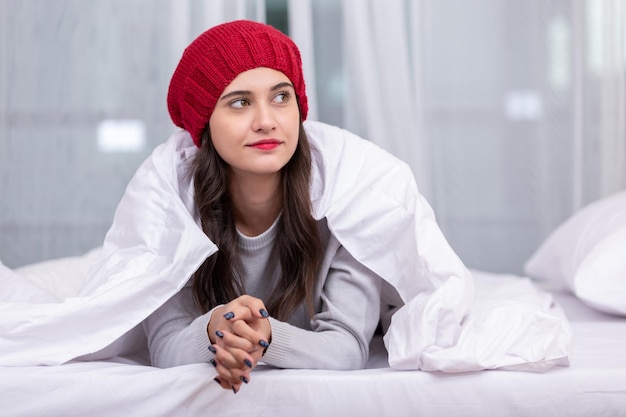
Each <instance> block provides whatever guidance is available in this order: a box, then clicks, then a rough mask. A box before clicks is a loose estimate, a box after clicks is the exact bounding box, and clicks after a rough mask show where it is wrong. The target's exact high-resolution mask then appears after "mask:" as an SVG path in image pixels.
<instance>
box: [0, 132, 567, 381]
mask: <svg viewBox="0 0 626 417" xmlns="http://www.w3.org/2000/svg"><path fill="white" fill-rule="evenodd" d="M305 128H306V131H307V134H308V136H309V139H310V141H311V145H312V149H313V178H312V190H311V196H312V202H313V210H314V213H313V214H314V217H315V218H317V219H321V218H324V217H325V218H326V219H327V222H328V226H329V228H330V230H331V232H332V233H333V234H334V235H335V236H336V237H337V239H338V240H339V241H340V242H341V243H342V245H343V246H344V247H345V248H346V249H347V250H348V251H349V252H350V253H351V254H352V255H353V256H354V257H355V259H357V260H358V261H359V262H361V263H362V264H364V265H365V266H367V267H368V268H369V269H370V270H372V271H373V272H375V273H376V274H378V275H379V276H380V277H382V278H383V279H384V280H385V281H387V283H389V284H390V285H391V286H393V287H394V288H395V289H396V291H397V292H398V294H399V295H400V297H401V298H402V300H403V302H404V303H405V304H404V306H403V307H401V308H400V309H399V310H398V311H397V312H396V313H395V314H394V316H393V318H392V321H391V324H390V326H389V328H388V330H387V333H386V335H385V345H386V347H387V350H388V352H389V363H390V365H391V366H392V367H394V368H397V369H423V370H442V371H447V372H458V371H468V370H477V369H494V368H512V369H530V370H544V369H547V368H549V367H550V366H553V365H554V364H567V363H568V353H569V342H570V339H571V334H570V332H569V327H568V324H567V322H566V320H565V318H564V317H563V316H562V315H561V314H560V310H559V309H558V308H557V307H555V306H553V305H552V302H551V297H550V296H549V294H547V293H543V292H541V291H538V290H537V289H536V288H535V287H534V286H533V285H532V284H530V283H528V282H526V283H525V284H520V282H518V280H516V282H515V283H514V284H511V285H507V284H506V283H507V282H508V281H507V280H504V279H502V280H499V281H498V282H497V283H496V282H493V283H490V284H489V285H490V286H493V287H494V289H495V290H494V291H493V292H491V291H478V292H477V294H478V295H479V297H477V298H476V300H474V283H473V279H472V275H471V274H470V272H469V271H468V270H467V269H466V268H465V266H464V265H463V263H462V262H461V260H460V259H459V258H458V257H457V256H456V254H455V253H454V251H453V250H452V249H451V248H450V246H449V245H448V243H447V241H446V240H445V238H444V236H443V234H442V233H441V231H440V229H439V227H438V225H437V223H436V220H435V217H434V214H433V211H432V209H431V208H430V206H429V205H428V203H427V202H426V201H425V199H424V198H423V197H422V196H421V195H420V194H419V192H418V190H417V187H416V184H415V181H414V178H413V175H412V173H411V171H410V169H409V168H408V166H406V165H405V164H404V163H402V162H401V161H399V160H398V159H396V158H394V157H393V156H391V155H390V154H388V153H387V152H385V151H383V150H381V149H380V148H379V147H377V146H376V145H374V144H372V143H370V142H367V141H365V140H362V139H360V138H358V137H357V136H355V135H353V134H351V133H349V132H347V131H345V130H341V129H339V128H336V127H332V126H328V125H325V124H322V123H319V122H306V124H305ZM196 152H197V148H196V147H195V146H194V145H193V143H192V141H191V138H190V136H189V135H188V133H187V132H184V131H183V132H179V133H177V134H175V135H173V136H172V137H171V138H170V139H169V140H168V141H167V142H166V143H164V144H162V145H160V146H159V147H157V148H156V149H155V151H154V152H153V153H152V155H151V156H150V157H149V158H148V159H147V160H146V161H145V162H144V163H143V164H142V166H141V167H140V168H139V169H138V171H137V173H136V174H135V176H134V177H133V179H132V180H131V182H130V183H129V185H128V187H127V189H126V192H125V194H124V196H123V198H122V200H121V202H120V204H119V206H118V208H117V211H116V214H115V218H114V221H113V224H112V226H111V229H110V230H109V232H108V233H107V235H106V238H105V240H104V244H103V246H102V251H101V255H100V257H99V258H98V260H97V261H96V262H95V263H94V264H93V265H92V267H91V268H90V271H89V273H88V274H87V275H86V277H85V282H84V285H83V287H82V289H81V290H80V291H77V292H76V293H75V294H72V295H70V296H66V297H63V298H62V299H58V298H55V297H54V296H52V295H50V294H47V293H46V292H45V291H43V290H41V289H40V288H37V287H36V286H34V285H32V284H31V283H29V282H28V281H27V280H24V279H20V277H19V274H17V273H16V272H14V271H11V270H8V268H6V267H4V266H3V265H2V264H1V263H0V366H28V365H54V364H62V363H65V362H68V361H70V360H73V359H77V358H84V357H86V356H85V355H90V354H91V355H92V357H95V358H97V357H98V355H97V352H99V351H101V350H103V349H104V348H106V347H109V348H108V349H107V355H111V354H118V355H123V354H124V353H125V352H129V351H132V349H137V348H139V347H137V346H128V343H126V344H125V343H120V341H121V340H123V339H124V337H126V338H129V337H128V336H129V334H130V332H131V330H133V329H134V328H136V326H137V325H138V324H140V323H141V322H142V321H143V320H144V319H145V318H146V317H147V316H148V315H150V314H151V313H152V312H153V311H154V310H155V309H157V308H158V307H159V306H160V305H162V304H163V303H164V302H165V301H166V300H167V299H168V298H170V297H171V296H172V295H174V294H175V293H176V292H178V291H179V290H180V289H181V288H182V287H183V285H184V284H185V283H186V282H187V281H188V280H189V278H190V277H191V276H192V274H193V273H194V272H195V270H196V269H197V268H198V267H199V266H200V265H201V264H202V262H203V261H204V260H205V259H206V258H207V257H208V256H210V255H211V254H213V253H214V252H215V251H217V250H218V248H217V247H216V246H215V244H213V242H211V240H210V239H209V238H208V237H207V236H206V235H205V234H204V233H203V232H202V230H201V228H200V227H199V226H198V218H197V213H196V211H195V209H194V204H193V195H194V190H193V183H192V178H191V176H190V175H189V170H188V165H187V164H188V162H189V161H190V159H191V158H192V157H193V156H194V155H195V153H196ZM111 346H119V348H117V349H118V351H117V352H112V351H111ZM113 350H115V349H113ZM94 353H95V355H93V354H94Z"/></svg>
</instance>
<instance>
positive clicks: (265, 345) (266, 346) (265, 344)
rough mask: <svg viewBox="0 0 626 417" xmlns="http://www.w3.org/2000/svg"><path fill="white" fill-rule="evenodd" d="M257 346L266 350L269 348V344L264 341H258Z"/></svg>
mask: <svg viewBox="0 0 626 417" xmlns="http://www.w3.org/2000/svg"><path fill="white" fill-rule="evenodd" d="M259 345H261V346H263V347H264V348H266V349H267V348H268V347H270V344H269V343H267V342H266V341H265V340H259Z"/></svg>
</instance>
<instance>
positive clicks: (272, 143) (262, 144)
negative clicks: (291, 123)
mask: <svg viewBox="0 0 626 417" xmlns="http://www.w3.org/2000/svg"><path fill="white" fill-rule="evenodd" d="M281 143H282V142H281V141H279V140H278V139H261V140H258V141H256V142H254V143H251V144H250V145H248V146H249V147H251V148H255V149H261V150H271V149H274V148H276V147H277V146H278V145H280V144H281Z"/></svg>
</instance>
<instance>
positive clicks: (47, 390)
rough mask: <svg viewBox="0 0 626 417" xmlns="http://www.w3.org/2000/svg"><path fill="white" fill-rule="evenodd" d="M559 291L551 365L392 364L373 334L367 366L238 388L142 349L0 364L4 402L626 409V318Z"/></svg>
mask: <svg viewBox="0 0 626 417" xmlns="http://www.w3.org/2000/svg"><path fill="white" fill-rule="evenodd" d="M474 274H475V275H476V279H477V280H480V279H482V277H483V275H491V274H487V273H484V272H479V271H475V272H474ZM555 300H556V301H557V303H559V304H560V305H561V306H562V308H563V310H564V311H565V313H566V315H567V317H568V318H569V322H570V324H571V327H572V331H573V333H574V335H575V338H574V343H573V347H572V353H571V358H570V359H571V365H570V366H568V367H562V366H559V367H554V368H552V369H550V370H548V371H546V372H520V371H503V370H494V371H476V372H466V373H454V374H448V373H443V372H424V371H396V370H392V369H390V368H389V366H388V364H387V354H386V351H385V348H384V345H383V341H382V338H381V337H380V336H376V337H375V339H374V340H373V341H372V346H371V354H370V360H369V363H368V367H367V369H364V370H360V371H317V370H279V369H271V368H266V367H263V366H261V367H259V368H258V369H257V370H255V372H254V374H253V376H254V381H252V382H253V383H252V382H251V384H250V385H248V386H244V387H243V388H242V389H241V391H240V392H239V393H237V394H236V395H235V394H233V393H232V392H230V391H226V390H223V389H221V388H219V387H218V386H217V384H216V383H215V382H214V381H213V376H214V370H213V369H212V367H211V366H210V365H208V364H196V365H186V366H180V367H174V368H169V369H157V368H154V367H151V366H148V365H147V364H146V363H147V361H146V358H145V357H141V356H137V357H126V358H114V359H111V360H107V361H87V362H70V363H67V364H65V365H61V366H47V367H41V366H36V367H20V368H17V369H16V368H0V394H1V395H0V409H2V410H4V411H3V415H7V416H13V417H17V416H29V417H32V416H38V415H42V416H43V415H46V416H92V417H96V416H111V415H129V416H153V417H155V416H186V415H190V416H191V415H193V416H201V415H215V414H217V413H220V414H221V413H224V415H229V416H249V415H251V413H253V415H256V416H263V415H271V416H332V415H337V416H344V415H351V414H352V415H360V416H403V415H406V416H409V415H410V416H418V415H419V416H533V417H536V416H539V415H541V416H624V415H626V320H625V319H624V318H620V317H616V316H610V315H607V314H603V313H600V312H598V311H596V310H594V309H592V308H590V307H588V306H587V305H586V304H584V303H582V302H581V301H580V300H579V299H578V298H577V297H576V296H574V295H573V294H571V293H555Z"/></svg>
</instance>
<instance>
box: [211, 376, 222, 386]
mask: <svg viewBox="0 0 626 417" xmlns="http://www.w3.org/2000/svg"><path fill="white" fill-rule="evenodd" d="M213 381H215V382H217V383H218V384H220V385H222V381H220V379H219V378H218V377H215V378H213Z"/></svg>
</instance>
